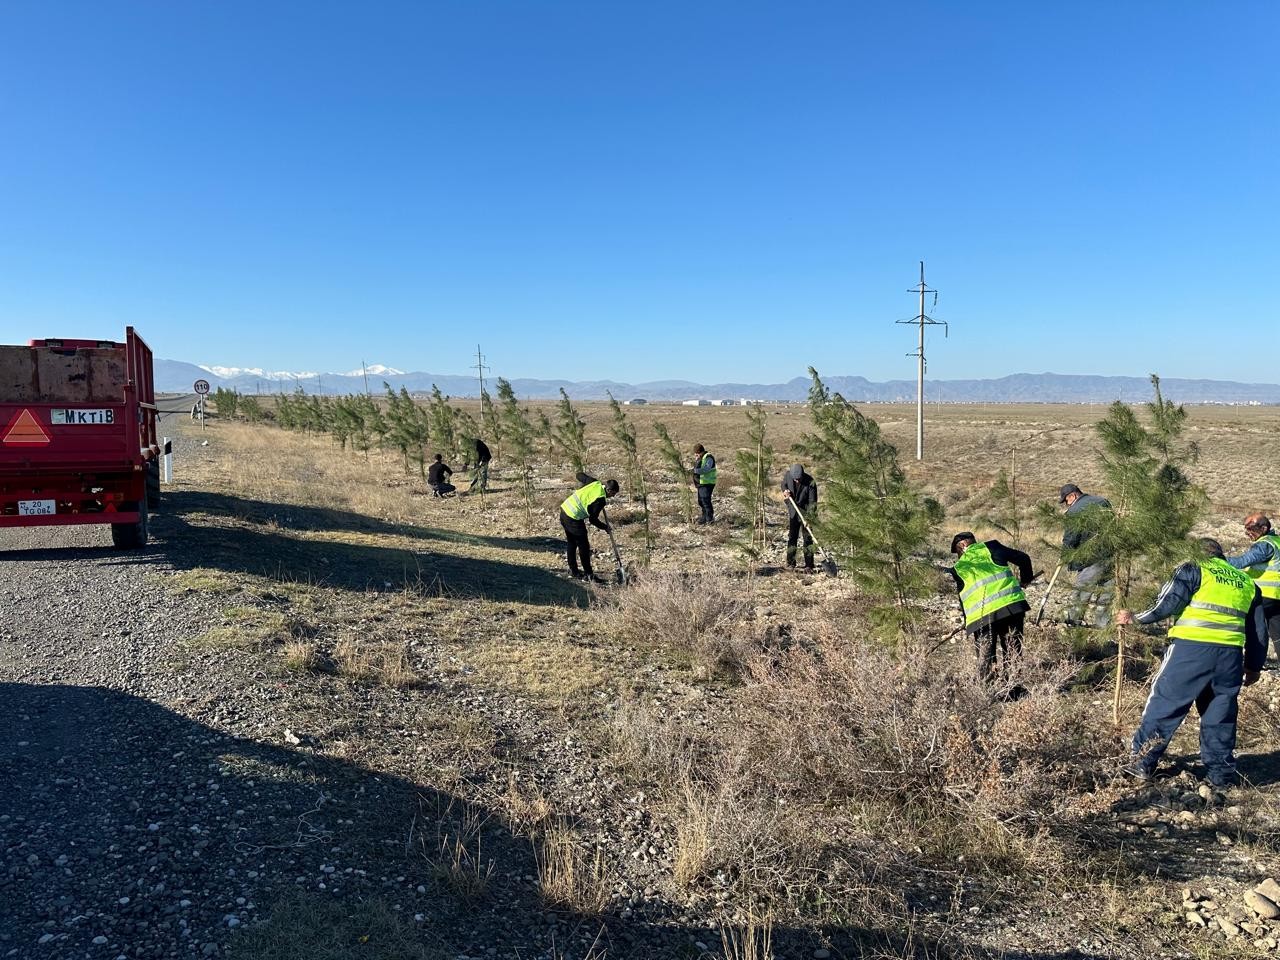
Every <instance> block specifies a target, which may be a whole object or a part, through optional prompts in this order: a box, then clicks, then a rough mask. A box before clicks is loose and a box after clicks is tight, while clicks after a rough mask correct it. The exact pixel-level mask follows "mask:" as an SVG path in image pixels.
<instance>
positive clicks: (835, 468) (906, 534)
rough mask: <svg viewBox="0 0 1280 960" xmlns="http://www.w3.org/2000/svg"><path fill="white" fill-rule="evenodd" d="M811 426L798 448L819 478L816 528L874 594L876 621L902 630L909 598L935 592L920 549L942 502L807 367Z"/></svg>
mask: <svg viewBox="0 0 1280 960" xmlns="http://www.w3.org/2000/svg"><path fill="white" fill-rule="evenodd" d="M809 375H810V376H811V377H812V378H813V383H812V385H811V386H810V388H809V413H810V416H811V417H812V420H813V431H812V432H810V433H806V434H805V435H804V436H803V437H802V438H801V441H800V443H799V444H798V445H797V448H798V449H799V450H800V452H801V453H803V454H804V455H806V456H807V457H808V458H809V459H810V461H811V462H812V463H813V465H814V475H815V477H817V479H818V481H819V483H820V484H821V485H822V501H823V502H822V509H821V511H820V513H819V516H818V523H817V525H816V529H815V531H814V532H815V533H816V534H817V536H818V538H819V540H820V541H821V542H822V543H823V544H825V545H826V546H827V548H828V549H829V550H830V551H831V552H832V553H834V554H835V555H836V556H837V557H838V558H839V559H840V560H841V561H842V562H843V566H844V569H845V570H847V571H848V573H849V575H850V576H851V577H852V578H853V579H854V581H855V582H857V583H858V584H859V585H860V586H861V587H862V588H863V589H864V590H866V591H867V592H868V593H869V594H870V595H871V596H872V597H875V598H877V599H878V600H880V601H882V603H881V604H880V605H879V606H878V607H877V608H876V609H875V613H876V617H877V620H878V621H879V622H880V623H881V625H883V626H886V627H889V626H891V627H893V628H895V630H896V631H897V632H899V633H905V632H906V631H907V629H908V628H909V627H910V625H911V624H912V623H913V622H914V620H915V618H916V617H917V616H918V608H916V607H914V606H913V605H912V601H913V600H915V599H917V598H920V597H923V596H925V595H927V594H930V593H932V592H934V590H935V589H936V584H937V577H936V574H935V572H934V570H933V568H932V566H931V565H930V564H929V562H928V560H927V559H925V557H924V556H923V553H924V551H925V550H926V548H927V547H928V545H929V543H930V541H931V540H932V539H933V537H934V534H935V531H936V528H937V526H938V524H940V523H941V522H942V519H943V510H942V506H941V505H940V504H939V503H938V502H937V501H936V500H934V499H932V498H931V497H926V496H924V495H923V494H922V493H921V492H920V491H918V490H916V489H915V487H913V486H912V484H911V483H910V481H909V480H908V479H907V477H906V474H905V473H903V471H902V468H901V467H900V466H899V464H898V450H897V448H896V447H894V445H893V444H891V443H890V442H889V441H888V440H886V439H885V438H884V437H883V436H882V435H881V433H880V426H879V424H877V423H876V422H875V421H874V420H872V419H871V418H870V417H868V416H865V415H864V414H863V413H862V412H861V411H859V410H858V409H857V408H856V407H855V406H854V405H853V404H851V403H849V401H847V400H846V399H845V398H844V397H842V396H841V395H840V394H839V393H832V392H830V391H829V390H828V389H827V387H826V385H825V384H824V383H823V382H822V380H821V378H820V377H819V376H818V372H817V371H816V370H814V369H813V368H812V367H810V368H809Z"/></svg>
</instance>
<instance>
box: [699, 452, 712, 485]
mask: <svg viewBox="0 0 1280 960" xmlns="http://www.w3.org/2000/svg"><path fill="white" fill-rule="evenodd" d="M709 456H711V454H709V453H704V454H703V455H702V456H700V457H699V458H698V469H699V470H701V469H702V468H703V466H704V465H705V464H706V462H707V457H709ZM715 482H716V468H715V467H712V468H711V469H710V470H708V471H707V472H706V473H700V474H698V483H701V484H704V485H705V486H708V487H709V486H711V485H712V484H714V483H715Z"/></svg>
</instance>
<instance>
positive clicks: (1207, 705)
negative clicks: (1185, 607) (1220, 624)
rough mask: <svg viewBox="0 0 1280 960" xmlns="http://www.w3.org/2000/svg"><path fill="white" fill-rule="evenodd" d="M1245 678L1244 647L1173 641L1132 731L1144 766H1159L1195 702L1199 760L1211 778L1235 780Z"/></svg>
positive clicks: (1134, 742)
mask: <svg viewBox="0 0 1280 960" xmlns="http://www.w3.org/2000/svg"><path fill="white" fill-rule="evenodd" d="M1243 679H1244V651H1243V650H1241V649H1240V648H1239V647H1228V646H1226V645H1225V644H1221V643H1200V642H1197V641H1195V640H1175V641H1173V642H1171V643H1170V644H1169V649H1167V650H1166V651H1165V652H1164V660H1162V661H1161V662H1160V669H1159V670H1158V671H1156V677H1155V680H1154V681H1153V682H1152V684H1151V695H1150V696H1149V697H1147V706H1146V708H1145V709H1144V710H1143V711H1142V720H1141V722H1139V724H1138V729H1137V731H1135V732H1134V734H1133V752H1134V753H1142V754H1143V756H1142V759H1141V763H1142V765H1143V766H1144V767H1146V768H1147V769H1148V770H1151V771H1154V770H1155V768H1156V764H1157V763H1159V762H1160V757H1161V756H1163V755H1164V751H1165V748H1166V747H1167V746H1168V745H1169V741H1170V740H1172V739H1173V735H1174V733H1175V732H1176V731H1177V729H1178V727H1179V726H1180V725H1181V724H1182V719H1183V717H1185V716H1186V715H1187V712H1188V711H1189V710H1190V709H1191V705H1192V704H1193V703H1194V704H1195V705H1196V711H1197V712H1198V713H1199V714H1200V759H1201V761H1202V762H1203V763H1204V765H1205V768H1206V770H1207V772H1208V774H1209V780H1210V781H1218V782H1230V781H1231V780H1233V779H1234V778H1235V772H1236V753H1235V751H1236V713H1237V710H1238V704H1237V698H1238V697H1239V695H1240V686H1241V683H1242V681H1243ZM1144 750H1145V753H1144Z"/></svg>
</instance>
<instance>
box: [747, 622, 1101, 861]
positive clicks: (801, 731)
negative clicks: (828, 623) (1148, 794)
mask: <svg viewBox="0 0 1280 960" xmlns="http://www.w3.org/2000/svg"><path fill="white" fill-rule="evenodd" d="M1073 669H1074V668H1073V667H1072V665H1070V664H1065V665H1062V664H1060V665H1056V666H1054V667H1051V668H1046V667H1042V666H1039V665H1035V664H1032V663H1029V662H1027V661H1023V662H1022V663H1021V664H1019V665H1018V666H1017V667H1016V669H1015V670H1014V672H1013V675H1012V676H1010V677H1009V678H1008V679H1007V680H1006V681H1005V683H1004V684H1003V685H1000V686H997V687H995V688H992V687H988V686H986V685H984V684H982V683H981V682H979V681H978V680H976V679H975V678H974V677H973V675H972V673H971V672H970V671H969V670H962V671H954V670H946V669H939V665H938V664H937V663H936V662H935V661H930V660H928V659H927V658H926V657H924V656H923V655H921V654H919V653H916V654H909V655H907V656H906V658H905V659H903V660H898V659H895V658H894V657H893V656H892V655H891V654H889V653H888V652H887V651H885V650H883V649H882V648H879V647H875V646H871V645H869V644H864V643H860V642H857V641H850V640H847V639H843V638H841V637H840V636H839V635H838V634H837V633H835V632H834V631H827V632H825V634H824V635H822V636H819V637H817V638H815V643H814V645H813V646H812V647H810V648H808V649H803V648H798V649H792V650H790V651H788V652H787V653H786V654H785V655H784V656H783V657H781V658H780V659H779V660H777V661H776V662H775V663H773V664H771V665H768V664H763V663H760V664H757V668H756V681H757V685H756V686H755V687H754V689H753V691H752V692H753V694H754V696H753V697H752V701H751V703H750V705H749V709H750V712H751V715H752V721H751V723H750V728H751V729H752V731H753V733H752V736H751V739H750V741H749V743H748V744H747V746H748V749H750V750H751V751H752V752H753V755H754V756H755V757H756V758H757V766H756V769H758V770H759V771H760V772H761V774H762V775H763V776H764V777H765V778H767V779H768V780H769V782H770V786H771V787H772V788H773V790H775V791H777V792H778V793H779V794H781V795H782V796H789V797H792V798H794V800H795V801H796V802H806V801H810V802H811V801H813V800H815V799H822V800H825V801H826V802H827V803H847V802H849V801H854V802H857V803H861V804H868V805H871V806H872V807H873V808H875V810H876V815H877V816H878V817H880V818H883V821H884V822H883V823H882V824H881V826H882V828H886V829H893V828H894V827H895V826H896V827H897V829H899V830H901V831H903V833H904V836H905V837H906V838H907V839H908V840H909V841H910V845H911V846H915V847H919V848H921V850H922V851H923V852H924V853H925V854H926V855H928V854H932V855H934V856H936V857H937V858H939V859H949V858H950V857H952V856H955V855H958V854H963V855H965V856H966V857H967V858H969V859H970V860H974V859H976V860H978V861H983V860H987V861H992V862H993V865H994V863H995V862H999V864H1000V865H1001V866H1002V867H1005V868H1009V867H1017V866H1018V865H1019V863H1018V862H1017V861H1019V860H1021V861H1024V862H1025V861H1027V860H1029V859H1040V858H1043V856H1044V855H1045V854H1046V849H1045V842H1046V841H1047V840H1048V839H1049V838H1050V837H1056V838H1057V839H1059V840H1062V839H1065V838H1067V837H1069V829H1068V828H1069V825H1070V823H1071V821H1072V819H1073V814H1072V809H1071V806H1072V801H1073V798H1075V797H1078V796H1079V794H1080V793H1081V792H1083V791H1085V790H1088V789H1091V788H1092V787H1093V786H1094V785H1095V784H1096V783H1097V782H1098V781H1099V780H1100V779H1101V778H1102V777H1103V776H1106V775H1109V773H1110V770H1111V761H1112V759H1113V757H1114V754H1115V748H1114V746H1113V745H1112V744H1111V742H1110V741H1109V739H1108V737H1107V735H1106V732H1105V729H1104V726H1103V725H1102V724H1098V723H1096V722H1093V720H1094V718H1093V717H1092V715H1091V713H1092V708H1090V707H1089V706H1088V705H1087V704H1084V703H1081V702H1079V701H1072V700H1069V699H1067V698H1064V697H1062V696H1061V690H1062V688H1063V687H1064V686H1065V685H1066V683H1067V682H1068V680H1069V678H1070V676H1071V673H1072V671H1073ZM1019 688H1020V689H1021V690H1023V691H1025V693H1024V694H1023V695H1022V696H1021V698H1020V699H1017V700H1014V701H1013V702H1006V699H1007V697H1008V694H1009V693H1010V692H1012V691H1014V690H1016V689H1019ZM1044 865H1045V864H1044V862H1043V860H1042V859H1040V863H1039V866H1040V867H1043V866H1044Z"/></svg>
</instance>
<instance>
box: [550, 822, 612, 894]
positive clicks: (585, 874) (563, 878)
mask: <svg viewBox="0 0 1280 960" xmlns="http://www.w3.org/2000/svg"><path fill="white" fill-rule="evenodd" d="M534 859H535V860H536V861H537V864H538V889H539V891H540V892H541V894H542V898H543V900H545V901H546V902H547V903H548V904H550V905H552V906H556V907H560V908H562V909H565V910H572V911H573V912H574V913H577V914H580V915H582V916H588V917H594V916H597V915H599V914H600V913H602V912H604V910H605V908H606V907H608V906H609V899H610V896H609V895H610V891H611V890H612V888H613V884H612V882H611V880H610V878H609V874H608V871H607V870H606V869H605V863H604V854H603V852H602V851H601V850H600V849H599V848H597V849H596V850H595V851H594V853H590V852H588V851H587V850H586V849H584V847H583V845H582V843H581V841H580V840H579V839H578V838H577V837H576V836H575V835H574V833H573V831H572V830H571V829H570V828H569V827H568V826H566V825H564V824H554V825H552V826H551V827H549V828H548V829H547V830H546V831H545V832H543V833H542V834H541V835H540V836H538V837H537V838H536V839H535V841H534Z"/></svg>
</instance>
